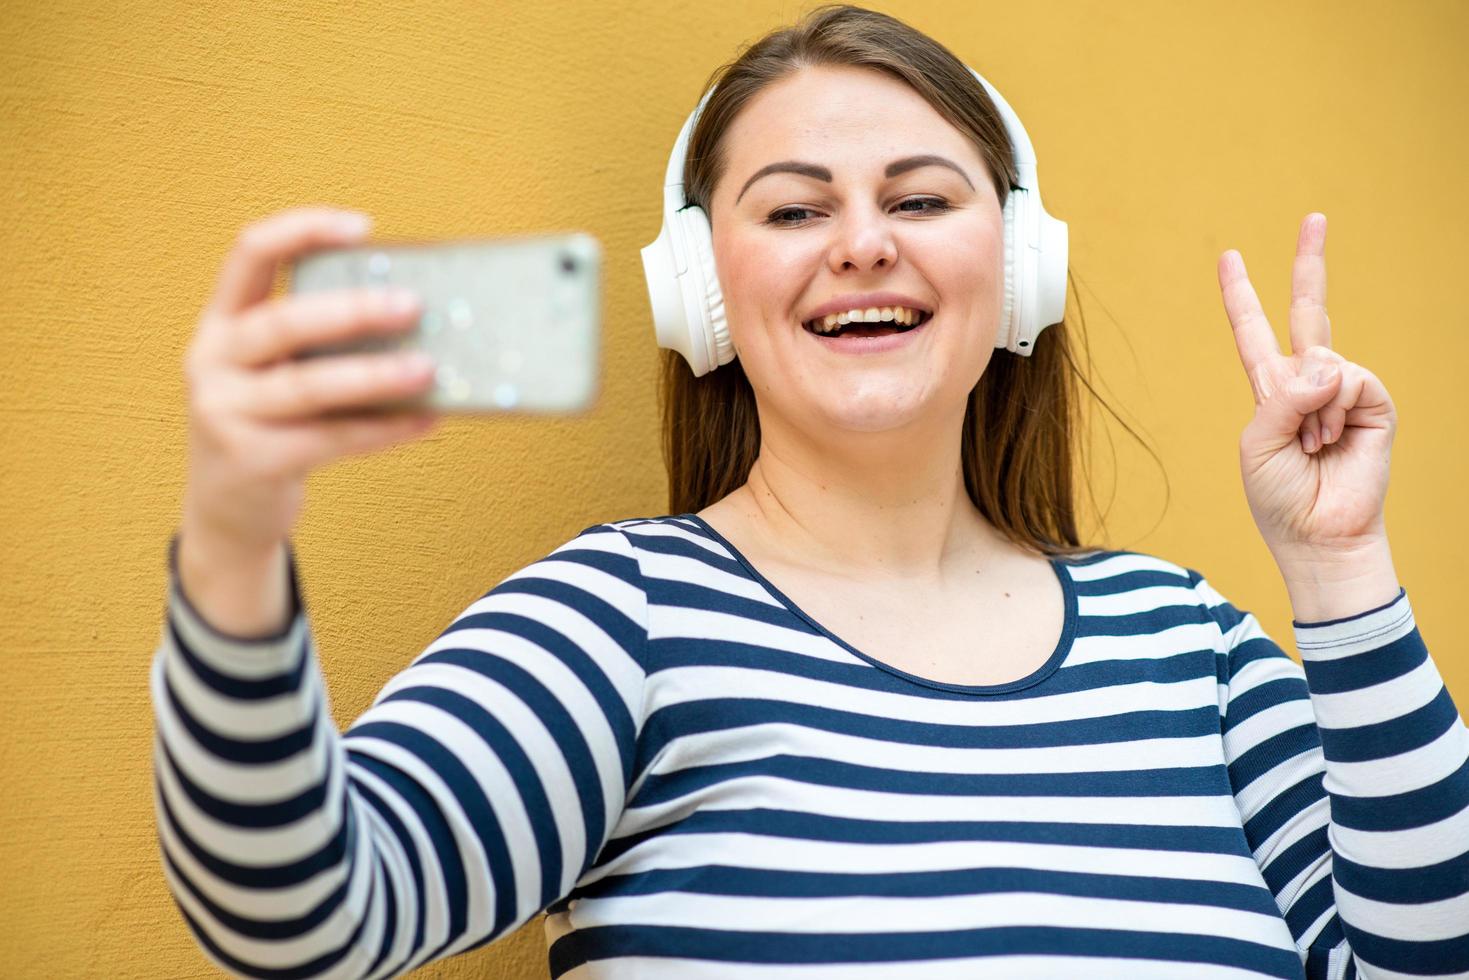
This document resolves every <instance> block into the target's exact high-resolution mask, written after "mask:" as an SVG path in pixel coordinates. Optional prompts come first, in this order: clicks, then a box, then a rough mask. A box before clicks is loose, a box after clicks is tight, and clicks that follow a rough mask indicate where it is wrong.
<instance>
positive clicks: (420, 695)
mask: <svg viewBox="0 0 1469 980" xmlns="http://www.w3.org/2000/svg"><path fill="white" fill-rule="evenodd" d="M383 701H384V703H386V702H388V701H411V702H415V703H420V704H429V705H433V706H434V707H436V708H438V709H440V710H441V711H446V712H448V713H449V714H451V715H453V716H454V717H455V718H458V719H459V720H460V721H462V722H464V724H465V725H467V726H468V727H469V728H470V729H471V730H472V731H473V732H474V733H475V734H476V735H478V736H479V737H480V739H481V740H483V741H484V743H485V746H486V747H487V748H488V749H489V751H490V752H491V753H492V754H493V755H494V756H495V758H497V759H499V760H500V763H501V765H503V766H504V767H505V771H506V772H507V773H509V775H510V779H511V781H512V782H514V783H515V789H516V792H517V793H518V795H519V797H520V803H521V805H522V806H524V807H525V812H526V817H527V819H528V820H529V821H530V826H531V832H532V833H533V834H534V835H535V839H536V857H537V858H538V859H539V860H540V867H541V897H540V901H539V903H538V904H539V905H540V907H542V908H544V907H545V906H546V905H548V904H549V903H550V902H552V901H554V900H555V898H556V895H557V893H558V892H559V891H560V890H561V841H560V838H559V836H558V834H557V829H556V814H555V813H554V812H553V811H552V809H551V800H550V798H549V797H547V795H546V788H545V786H544V785H543V784H542V783H541V774H540V773H539V772H537V771H536V767H535V763H533V762H531V760H530V757H529V756H527V755H526V754H525V750H524V749H522V748H521V747H520V743H519V742H518V741H516V739H515V736H514V735H513V734H511V732H510V731H509V729H507V728H506V727H505V726H504V725H503V724H501V723H500V721H499V720H498V719H497V718H495V716H494V715H492V714H490V713H489V712H488V711H486V710H485V709H484V708H483V707H481V706H480V705H478V704H476V703H475V702H474V701H471V700H470V699H469V698H467V697H465V696H464V695H462V694H458V693H456V692H454V691H449V690H445V689H444V688H441V687H403V688H400V689H398V690H396V691H394V692H393V693H392V694H390V695H388V696H387V697H386V698H384V699H383ZM506 859H507V860H508V859H509V852H508V851H507V852H506Z"/></svg>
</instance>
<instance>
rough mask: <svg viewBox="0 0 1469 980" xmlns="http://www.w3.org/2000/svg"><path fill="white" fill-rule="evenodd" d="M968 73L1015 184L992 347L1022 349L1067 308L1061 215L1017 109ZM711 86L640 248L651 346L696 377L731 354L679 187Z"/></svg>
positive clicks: (704, 243) (713, 279)
mask: <svg viewBox="0 0 1469 980" xmlns="http://www.w3.org/2000/svg"><path fill="white" fill-rule="evenodd" d="M966 67H967V66H966ZM969 71H970V73H971V74H973V75H974V77H975V78H977V79H979V82H980V84H981V85H983V86H984V87H985V91H987V92H989V96H990V98H991V99H993V100H994V103H995V106H996V108H998V109H999V110H1000V116H1001V118H1003V119H1004V121H1005V130H1006V132H1008V133H1009V135H1010V145H1011V146H1012V148H1013V149H1014V153H1015V170H1016V177H1015V179H1016V183H1017V186H1015V187H1012V188H1011V190H1010V194H1009V196H1008V197H1007V198H1006V199H1005V211H1004V215H1005V298H1004V305H1003V307H1002V308H1001V311H1000V332H999V336H998V337H997V338H996V341H995V346H996V347H997V348H998V347H1003V348H1005V349H1006V350H1008V351H1010V352H1012V353H1015V354H1020V355H1022V356H1029V355H1030V352H1031V351H1032V350H1033V349H1034V347H1035V338H1036V336H1037V335H1038V334H1039V333H1040V332H1041V331H1042V330H1044V329H1045V328H1046V327H1048V326H1050V325H1051V324H1053V323H1060V322H1061V317H1062V315H1063V313H1064V311H1065V309H1066V256H1067V248H1068V237H1067V233H1066V223H1065V222H1063V221H1057V220H1056V219H1055V218H1053V217H1051V216H1050V215H1049V214H1047V213H1046V209H1045V208H1044V207H1042V206H1041V189H1040V184H1039V183H1038V182H1037V179H1036V163H1035V149H1034V148H1033V147H1032V146H1031V144H1030V137H1029V136H1027V135H1026V133H1025V127H1024V126H1022V125H1021V124H1020V118H1019V117H1018V116H1016V115H1015V110H1013V109H1011V108H1010V103H1008V102H1006V101H1005V99H1004V97H1003V96H1002V95H1000V93H999V92H997V91H996V90H995V87H994V86H993V85H991V84H990V83H989V82H987V81H985V79H984V77H983V76H982V75H980V73H979V72H977V71H975V70H974V69H973V68H970V69H969ZM713 94H714V88H713V87H711V88H710V89H709V91H708V92H706V93H704V98H702V99H701V100H699V104H698V106H697V107H696V108H695V109H694V111H693V112H691V113H690V114H689V118H688V119H687V120H686V121H685V122H684V124H683V129H681V130H679V133H678V139H677V140H675V141H674V144H673V153H672V154H671V155H670V156H669V158H668V171H667V173H665V174H664V177H663V228H662V230H661V231H659V232H658V237H657V238H655V239H653V241H652V242H651V243H649V244H648V245H647V246H646V247H644V248H643V249H642V255H643V272H644V273H645V274H646V275H647V278H648V296H649V299H650V300H651V302H652V306H653V328H654V330H655V332H656V333H657V336H658V346H659V347H665V348H668V349H669V350H676V351H678V352H679V353H680V354H682V355H683V357H684V360H686V361H688V362H689V367H690V368H692V369H693V372H694V375H695V377H697V376H699V375H703V374H708V373H709V372H710V371H713V370H714V369H715V368H716V367H718V366H719V365H721V364H728V363H729V362H730V361H732V360H734V356H735V355H734V347H733V345H732V344H731V343H730V339H729V324H728V323H727V322H726V321H725V316H724V294H723V293H722V292H721V291H720V288H719V277H718V275H717V274H716V272H715V269H714V240H713V234H712V232H711V231H710V228H709V216H708V215H706V214H705V213H704V209H703V208H701V207H698V206H696V205H691V204H689V203H688V201H687V200H686V199H685V198H684V190H683V172H684V155H685V154H686V153H687V152H688V145H689V134H690V133H692V132H693V129H694V122H695V121H696V120H697V119H698V118H699V114H700V113H701V112H703V111H704V105H705V104H706V103H707V102H708V101H709V96H711V95H713Z"/></svg>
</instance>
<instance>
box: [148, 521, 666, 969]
mask: <svg viewBox="0 0 1469 980" xmlns="http://www.w3.org/2000/svg"><path fill="white" fill-rule="evenodd" d="M177 548H178V535H177V534H175V535H174V537H173V539H172V541H171V542H170V544H169V550H168V570H169V594H168V603H167V606H166V609H165V613H164V623H163V629H162V638H161V642H160V645H159V647H158V649H157V651H156V653H155V656H154V659H153V666H152V675H151V695H152V701H153V710H154V719H155V742H154V746H155V748H154V789H155V792H154V801H155V809H156V815H157V827H158V835H159V845H160V851H161V857H162V864H163V870H164V874H165V877H166V879H167V882H168V886H169V890H170V891H171V892H172V894H173V897H174V900H175V902H176V904H177V906H178V908H179V910H180V911H181V912H182V914H183V917H184V919H185V921H186V922H187V924H188V927H189V929H190V931H191V932H192V933H193V936H194V938H195V940H196V941H197V942H198V944H199V945H200V947H201V948H202V949H203V950H204V952H205V953H206V955H207V956H208V957H209V958H210V959H211V960H213V962H214V963H216V964H217V965H219V966H220V967H222V968H223V969H225V970H227V971H229V972H231V973H233V974H235V975H239V976H250V977H389V976H398V975H400V974H403V973H406V972H408V971H409V970H412V969H414V968H416V967H419V966H421V965H423V964H424V963H427V962H429V961H431V960H436V959H441V958H444V957H447V956H451V955H453V954H456V953H460V952H463V951H465V950H468V949H472V948H474V947H477V946H482V945H484V944H487V943H490V942H493V941H494V940H496V939H498V938H500V937H501V936H503V935H505V934H507V933H509V932H512V931H514V930H515V929H518V928H519V927H520V926H522V925H524V924H525V923H526V922H528V921H529V920H530V919H531V918H532V917H533V916H535V915H536V914H538V913H539V912H541V911H544V910H545V909H546V908H547V907H548V906H550V905H552V904H554V903H555V902H557V901H558V900H560V899H562V898H564V897H565V896H566V895H567V894H568V893H569V892H570V891H571V890H572V888H573V887H574V886H575V884H576V881H577V880H578V879H579V878H580V877H581V875H582V874H583V873H584V872H585V871H586V870H587V868H588V867H590V865H591V864H592V862H593V861H594V859H595V857H596V855H597V852H598V851H599V850H600V848H601V847H602V845H603V844H604V843H605V842H606V840H607V838H608V836H609V835H610V833H611V831H612V828H613V826H614V825H615V823H616V820H617V818H618V816H619V815H620V813H621V812H622V808H623V804H624V801H625V799H626V794H627V791H628V787H629V785H630V783H631V776H630V774H631V773H632V771H633V759H634V753H635V746H636V740H637V738H638V734H639V732H640V730H641V727H642V721H643V719H642V699H643V685H644V680H645V678H646V671H645V668H644V664H646V659H645V657H644V655H643V649H644V646H645V644H646V640H647V593H646V590H645V588H644V587H643V581H642V577H641V573H640V569H639V565H638V560H637V555H636V553H635V552H634V551H633V549H632V545H631V543H630V541H629V539H628V537H627V535H626V534H624V533H623V532H622V531H621V530H620V529H618V528H617V527H614V526H612V525H607V524H603V525H597V526H594V527H590V528H587V529H586V530H584V531H582V532H581V533H580V534H579V535H577V536H576V537H575V538H573V539H572V540H571V541H568V542H567V543H565V544H564V545H562V546H561V547H559V548H557V549H556V550H555V551H552V552H551V553H550V554H548V555H546V556H545V557H544V558H541V559H539V560H538V561H535V562H533V563H532V564H530V565H528V566H526V567H525V568H523V569H521V570H520V571H518V572H516V573H514V574H513V575H511V576H509V577H508V578H506V579H505V580H504V581H503V582H501V583H500V584H499V585H497V586H495V587H494V588H493V589H492V590H491V591H490V592H488V593H486V594H485V595H484V596H482V597H481V598H479V599H478V600H476V601H475V602H474V603H473V604H471V605H470V606H469V607H468V608H467V609H465V610H464V611H463V612H462V613H460V614H459V616H457V617H456V618H455V619H454V620H453V622H452V623H451V624H450V625H449V626H448V627H447V628H446V629H445V630H444V631H443V632H442V633H441V634H440V635H439V636H438V637H437V638H436V639H435V640H434V641H433V642H432V643H430V644H429V646H428V648H427V649H426V650H424V651H423V652H422V653H421V654H419V656H418V657H417V658H415V659H414V660H413V661H412V663H411V664H410V665H409V666H407V667H406V668H405V669H404V670H403V671H401V672H400V673H399V674H397V675H396V676H395V677H393V678H392V680H390V681H389V683H388V684H387V685H386V686H385V687H384V689H383V690H382V692H381V693H380V694H379V695H378V696H377V698H376V700H375V701H374V702H373V704H372V706H371V707H370V708H369V709H368V710H367V711H365V712H364V713H363V714H362V716H361V717H360V718H358V719H357V720H356V721H355V722H354V723H353V724H352V725H351V726H350V727H349V728H348V729H347V731H346V732H345V733H343V732H339V731H338V730H337V729H336V727H335V725H334V723H333V722H332V720H331V712H330V710H329V709H328V701H327V693H326V689H325V687H324V684H323V679H322V674H321V670H320V667H319V666H318V663H317V658H316V652H315V647H314V645H313V642H312V635H311V630H310V626H309V623H308V620H307V617H306V614H305V610H304V608H303V606H302V603H301V596H300V590H299V585H298V581H297V575H296V559H295V553H294V551H290V552H288V558H289V569H290V581H291V594H292V596H293V600H292V601H293V614H294V618H293V620H292V622H291V624H290V626H289V627H288V628H287V629H286V631H285V632H284V633H282V634H280V635H279V636H274V637H267V638H262V639H243V638H239V637H232V636H229V635H227V634H224V633H221V632H219V631H217V630H215V629H214V628H212V627H211V626H210V625H209V624H208V623H207V622H205V621H204V619H203V618H202V617H201V616H200V615H199V613H198V612H197V611H196V610H195V609H194V607H193V606H192V605H191V604H190V602H189V600H188V599H187V597H185V596H184V594H183V591H182V589H181V588H180V584H179V577H178V565H177Z"/></svg>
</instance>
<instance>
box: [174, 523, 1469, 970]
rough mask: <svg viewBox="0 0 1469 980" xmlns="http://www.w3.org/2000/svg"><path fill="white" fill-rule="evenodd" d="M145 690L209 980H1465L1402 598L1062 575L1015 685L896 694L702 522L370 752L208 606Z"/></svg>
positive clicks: (428, 652) (361, 734)
mask: <svg viewBox="0 0 1469 980" xmlns="http://www.w3.org/2000/svg"><path fill="white" fill-rule="evenodd" d="M177 544H178V537H177V535H175V537H174V539H173V541H172V542H171V544H170V547H169V557H168V567H169V582H170V586H169V596H168V603H167V605H166V608H165V616H164V623H163V629H162V637H161V642H160V645H159V647H158V650H157V653H156V655H155V658H154V661H153V670H152V675H151V692H152V698H153V705H154V712H155V719H156V733H157V737H156V742H155V745H156V751H155V766H154V768H155V787H156V789H155V801H156V807H157V826H158V833H159V839H160V847H161V857H162V864H163V871H164V873H165V875H166V878H167V881H168V884H169V887H170V890H171V892H172V894H173V896H174V899H175V900H176V903H177V905H178V908H179V909H180V911H181V912H182V914H183V917H184V919H185V920H186V922H187V924H188V927H189V929H190V930H191V932H192V934H193V936H194V937H195V939H196V940H197V942H198V944H199V945H200V947H201V948H202V949H203V951H204V952H205V954H206V955H207V956H208V957H209V958H210V959H211V960H213V961H214V962H215V963H216V964H218V965H219V966H221V967H223V968H224V969H226V970H228V971H230V972H232V973H235V974H238V975H244V976H254V977H318V976H320V977H388V976H397V975H400V974H403V973H406V972H408V971H410V970H412V969H414V968H416V967H418V966H420V965H422V964H424V963H427V962H429V961H431V960H436V959H440V958H443V957H448V956H452V955H454V954H457V953H461V952H463V951H465V950H469V949H474V948H476V947H479V946H482V945H484V944H486V943H490V942H493V941H494V940H496V939H497V938H499V937H501V936H504V935H506V934H508V933H510V932H512V931H514V930H516V929H518V928H519V927H521V926H522V925H524V924H526V923H527V922H529V921H530V920H531V919H532V918H533V917H535V916H537V915H541V914H542V913H544V915H545V919H544V927H545V933H546V939H547V947H548V957H549V960H548V965H549V970H550V974H551V976H552V977H554V978H558V980H559V978H563V977H565V978H631V977H637V978H655V980H657V978H673V977H679V978H687V977H701V978H740V980H753V978H785V977H794V976H799V977H802V978H806V980H828V978H844V980H845V978H884V980H886V978H892V977H903V978H916V980H928V978H960V977H965V978H967V977H975V976H984V977H1062V976H1065V977H1072V976H1086V977H1118V978H1123V977H1125V978H1128V980H1138V978H1177V977H1181V976H1188V977H1190V978H1192V980H1209V978H1221V980H1222V978H1244V977H1303V976H1304V977H1308V978H1311V980H1318V978H1330V980H1342V978H1352V977H1358V976H1361V977H1375V978H1399V977H1424V976H1438V977H1443V976H1458V977H1469V732H1466V729H1465V726H1464V723H1463V720H1462V719H1461V718H1460V716H1459V713H1458V710H1457V709H1456V707H1455V705H1454V702H1453V701H1452V699H1451V698H1450V696H1449V693H1448V691H1447V689H1446V688H1445V686H1444V684H1443V681H1442V679H1441V677H1440V674H1439V672H1438V670H1437V668H1436V666H1435V664H1434V662H1433V660H1432V659H1431V658H1430V657H1429V655H1428V651H1427V649H1426V648H1425V646H1424V642H1423V639H1422V637H1421V636H1420V635H1419V632H1418V629H1417V627H1416V625H1415V623H1414V619H1413V612H1412V609H1411V607H1410V606H1409V602H1408V596H1407V593H1406V590H1400V592H1399V594H1398V596H1397V597H1396V598H1395V599H1394V600H1393V601H1392V602H1390V603H1388V604H1386V605H1384V606H1380V607H1378V608H1375V609H1369V610H1363V611H1362V612H1360V613H1359V614H1357V615H1353V616H1349V617H1347V618H1343V619H1338V620H1332V621H1329V622H1314V623H1303V622H1293V623H1292V628H1293V630H1294V631H1295V641H1296V645H1297V649H1298V650H1299V652H1300V655H1301V658H1302V661H1303V663H1304V668H1303V667H1302V665H1300V664H1297V663H1296V661H1294V660H1292V659H1291V658H1290V657H1288V656H1287V655H1286V654H1285V652H1284V651H1283V650H1282V649H1281V648H1280V647H1279V646H1278V645H1277V644H1276V643H1275V642H1274V641H1273V640H1272V639H1271V638H1270V637H1269V636H1268V635H1266V633H1265V632H1264V631H1263V630H1262V629H1261V627H1260V624H1259V623H1258V621H1257V620H1256V619H1255V617H1254V616H1253V615H1252V614H1251V613H1249V612H1245V611H1242V610H1240V609H1237V608H1236V607H1235V606H1233V605H1232V604H1231V603H1230V602H1228V601H1227V600H1226V599H1224V598H1223V597H1222V596H1221V595H1220V594H1219V593H1217V592H1215V591H1214V589H1213V588H1212V587H1211V586H1210V585H1209V583H1208V581H1207V580H1206V579H1205V578H1204V577H1203V576H1202V575H1200V574H1199V573H1198V572H1197V571H1195V570H1193V569H1191V568H1186V567H1182V566H1179V565H1176V564H1173V563H1171V562H1169V561H1167V560H1165V559H1163V558H1160V557H1157V556H1153V555H1149V554H1145V553H1140V552H1135V551H1119V550H1095V551H1092V552H1089V553H1087V554H1085V555H1082V556H1079V557H1053V558H1051V565H1052V568H1053V570H1054V571H1055V574H1056V576H1057V577H1058V579H1059V581H1060V584H1061V588H1062V592H1063V594H1064V596H1065V603H1066V614H1065V625H1064V629H1063V632H1062V635H1061V638H1060V640H1059V642H1058V644H1057V645H1056V648H1055V650H1054V652H1053V653H1052V655H1051V657H1050V658H1049V659H1048V660H1047V661H1046V662H1045V663H1044V664H1043V665H1042V666H1041V667H1039V668H1038V669H1037V670H1035V671H1034V672H1033V673H1031V674H1030V675H1028V676H1026V677H1024V678H1022V679H1020V680H1017V681H1014V682H1011V683H1007V684H998V685H986V686H981V685H965V684H951V683H943V682H938V681H934V680H930V679H925V678H922V677H918V676H915V675H913V674H910V673H907V672H905V671H903V670H900V669H897V668H896V667H893V666H890V665H887V664H885V663H883V662H882V661H880V660H877V659H875V658H873V657H871V656H869V655H867V654H865V653H863V652H862V651H860V650H857V649H856V648H854V647H853V646H851V645H850V644H848V643H846V642H845V641H843V640H842V639H841V638H840V637H838V636H836V635H834V634H833V633H831V632H830V631H828V630H827V629H826V628H825V627H823V626H822V625H821V624H820V623H818V622H816V621H815V620H813V619H812V618H811V617H810V616H808V615H807V614H806V613H805V612H803V611H802V610H801V609H800V608H799V607H797V606H796V605H795V604H794V603H793V602H791V601H790V600H789V599H788V598H787V597H786V596H785V595H784V594H782V593H781V592H780V591H779V590H778V589H776V587H775V586H774V585H773V584H772V583H770V582H769V581H768V580H767V579H765V578H764V577H763V576H762V575H761V574H760V572H759V571H758V570H757V569H756V568H755V567H754V566H753V565H752V564H751V563H750V562H749V561H748V560H747V559H746V558H745V557H744V556H743V555H741V554H740V553H739V551H738V550H737V549H736V548H735V547H734V546H733V545H731V544H730V543H729V542H728V541H727V540H725V539H724V538H723V537H722V536H721V535H720V534H719V533H718V532H717V531H716V530H715V529H714V528H713V527H711V526H710V525H708V524H707V523H705V522H704V521H702V520H701V519H700V518H698V517H697V516H696V515H693V514H682V515H672V516H662V517H650V518H638V519H628V520H623V521H617V522H612V523H605V524H598V525H594V526H592V527H589V528H587V529H586V530H584V531H582V532H581V533H580V534H578V535H576V536H575V537H574V538H572V539H571V540H569V541H567V542H566V543H564V544H562V545H561V546H559V547H557V548H556V549H555V550H553V551H551V552H550V553H549V554H547V555H546V556H545V557H543V558H541V559H538V560H536V561H535V562H533V563H531V564H529V565H527V566H526V567H524V568H522V569H521V570H519V571H517V572H515V573H513V574H512V575H510V576H509V577H507V578H506V579H505V580H504V581H502V582H500V583H499V584H498V585H496V586H495V587H494V588H493V589H491V590H490V591H489V592H488V593H486V594H484V595H483V596H482V597H480V598H478V599H476V600H475V601H474V602H473V603H471V604H470V605H469V606H468V608H466V609H465V610H464V611H463V612H462V613H461V614H460V615H459V616H458V617H456V618H455V619H454V620H453V622H451V623H450V624H449V625H448V626H447V627H446V628H445V629H444V630H443V632H442V633H441V634H440V635H439V636H438V637H436V638H435V639H434V640H433V641H432V642H431V643H430V644H429V645H428V647H427V649H425V650H423V651H422V653H420V654H419V655H418V656H417V657H416V658H415V659H414V660H413V661H412V662H411V663H410V664H409V665H408V666H407V667H405V668H404V669H403V670H402V671H401V672H400V673H398V674H397V675H396V676H395V677H393V679H392V680H391V681H390V682H389V683H388V684H387V685H386V686H385V687H384V689H383V690H382V692H381V693H380V694H379V695H378V697H377V698H376V700H375V701H374V702H373V704H372V706H371V707H370V708H368V709H367V710H366V711H365V712H364V713H363V714H362V715H361V716H360V717H359V718H358V719H357V720H356V721H355V722H354V723H352V724H351V725H350V726H349V727H348V729H347V730H346V731H345V732H341V731H339V730H338V729H337V728H336V727H335V725H334V723H333V722H332V721H331V716H330V712H329V710H328V706H327V704H328V702H327V692H326V689H325V687H324V684H323V678H322V674H321V670H320V667H319V666H318V662H317V658H316V653H315V650H314V647H313V643H312V635H311V631H310V628H309V625H308V620H307V617H306V613H305V610H304V608H303V607H302V604H301V598H300V591H299V587H298V582H297V578H296V567H295V556H294V554H293V553H292V554H290V555H289V557H290V563H291V564H290V575H291V579H290V582H291V590H292V596H293V602H294V606H293V610H292V615H293V617H294V618H293V620H292V622H291V624H290V625H289V627H288V628H287V629H286V631H285V632H284V633H282V634H280V635H279V636H274V637H266V638H261V639H241V638H237V637H230V636H228V635H225V634H223V633H221V632H219V631H217V630H215V629H214V628H212V627H211V626H210V625H209V624H208V623H207V622H205V621H204V620H203V619H202V617H201V616H200V615H199V614H198V613H197V611H196V610H195V609H194V608H193V607H192V606H191V605H190V603H189V601H188V599H187V597H185V596H184V594H183V592H182V590H181V588H180V586H179V580H178V574H177V558H176V551H177Z"/></svg>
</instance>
